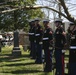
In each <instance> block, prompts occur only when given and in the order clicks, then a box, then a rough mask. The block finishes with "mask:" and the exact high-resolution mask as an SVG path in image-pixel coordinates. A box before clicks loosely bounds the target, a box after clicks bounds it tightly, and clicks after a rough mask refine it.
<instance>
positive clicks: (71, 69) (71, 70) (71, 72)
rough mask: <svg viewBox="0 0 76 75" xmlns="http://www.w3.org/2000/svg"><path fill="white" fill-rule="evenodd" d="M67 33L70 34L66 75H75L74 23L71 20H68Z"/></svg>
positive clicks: (75, 27) (75, 30) (75, 42)
mask: <svg viewBox="0 0 76 75" xmlns="http://www.w3.org/2000/svg"><path fill="white" fill-rule="evenodd" d="M68 33H69V34H70V36H69V37H70V50H69V68H68V73H69V74H68V75H76V25H75V24H74V23H72V22H70V25H69V28H68Z"/></svg>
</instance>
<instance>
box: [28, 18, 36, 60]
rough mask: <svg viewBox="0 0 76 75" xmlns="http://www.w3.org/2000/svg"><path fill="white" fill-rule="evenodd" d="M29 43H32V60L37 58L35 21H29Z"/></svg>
mask: <svg viewBox="0 0 76 75" xmlns="http://www.w3.org/2000/svg"><path fill="white" fill-rule="evenodd" d="M29 25H30V29H29V41H30V56H31V58H32V59H35V58H36V43H35V21H34V19H31V20H29Z"/></svg>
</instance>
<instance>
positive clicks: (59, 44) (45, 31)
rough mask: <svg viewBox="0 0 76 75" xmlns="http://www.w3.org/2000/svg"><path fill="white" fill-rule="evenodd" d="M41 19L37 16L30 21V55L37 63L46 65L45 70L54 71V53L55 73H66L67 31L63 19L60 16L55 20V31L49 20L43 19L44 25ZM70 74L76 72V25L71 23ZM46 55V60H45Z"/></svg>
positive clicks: (69, 30) (69, 29) (56, 74)
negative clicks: (41, 23) (53, 58)
mask: <svg viewBox="0 0 76 75" xmlns="http://www.w3.org/2000/svg"><path fill="white" fill-rule="evenodd" d="M39 22H40V19H39V18H36V19H33V20H30V21H29V25H30V29H29V40H30V47H31V48H30V50H31V51H30V56H31V58H32V59H35V63H36V64H42V63H43V62H45V65H44V72H52V69H53V66H52V64H53V61H52V55H53V53H54V56H55V62H56V63H55V67H56V72H55V75H65V74H64V73H65V72H64V68H65V64H64V54H65V50H64V48H65V46H66V45H67V40H66V33H65V30H64V28H63V23H62V19H60V18H58V19H56V20H55V21H54V24H55V26H56V29H55V31H53V29H52V28H51V27H50V26H49V20H48V19H44V20H43V27H42V26H41V25H40V23H39ZM68 34H69V37H70V38H69V41H70V44H69V67H68V73H69V75H75V74H76V59H75V57H76V25H74V23H72V22H71V23H70V24H69V28H68ZM53 44H55V45H53ZM43 56H44V61H43Z"/></svg>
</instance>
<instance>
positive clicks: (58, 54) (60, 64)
mask: <svg viewBox="0 0 76 75" xmlns="http://www.w3.org/2000/svg"><path fill="white" fill-rule="evenodd" d="M55 25H56V27H57V28H56V30H55V59H56V73H55V75H64V53H63V48H64V45H65V44H66V38H65V31H64V29H63V28H62V27H61V25H62V19H60V18H58V19H56V20H55Z"/></svg>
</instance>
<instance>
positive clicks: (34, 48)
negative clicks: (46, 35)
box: [30, 42, 36, 58]
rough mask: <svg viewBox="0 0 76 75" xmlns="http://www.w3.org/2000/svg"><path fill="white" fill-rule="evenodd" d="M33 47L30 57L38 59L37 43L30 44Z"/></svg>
mask: <svg viewBox="0 0 76 75" xmlns="http://www.w3.org/2000/svg"><path fill="white" fill-rule="evenodd" d="M30 45H31V53H30V55H31V56H32V58H36V43H35V42H30Z"/></svg>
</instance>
